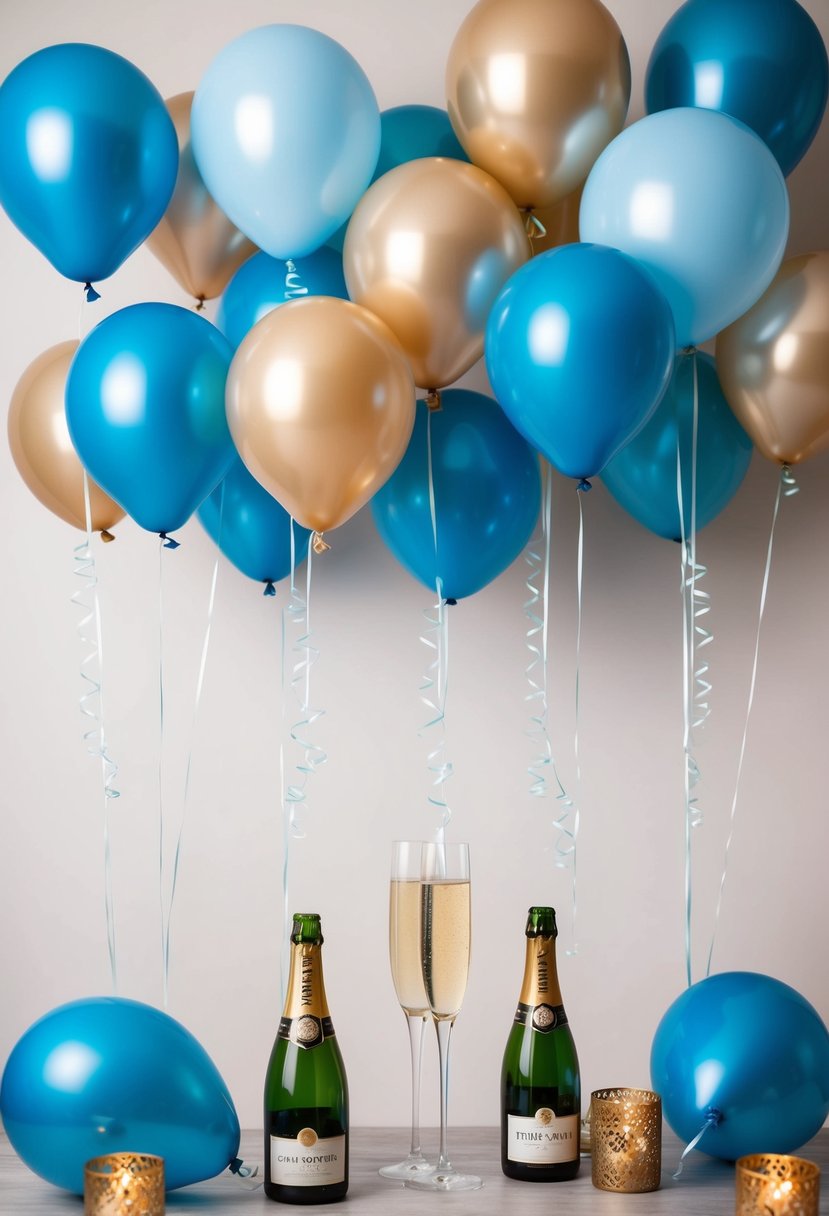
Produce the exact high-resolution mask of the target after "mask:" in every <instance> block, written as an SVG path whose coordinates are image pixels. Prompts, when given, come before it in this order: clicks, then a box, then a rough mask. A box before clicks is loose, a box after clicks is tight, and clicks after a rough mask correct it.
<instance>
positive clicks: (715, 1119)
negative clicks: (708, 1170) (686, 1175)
mask: <svg viewBox="0 0 829 1216" xmlns="http://www.w3.org/2000/svg"><path fill="white" fill-rule="evenodd" d="M722 1119H723V1116H722V1111H719V1110H717V1108H716V1106H709V1107H708V1109H707V1110H706V1112H705V1122H704V1123H703V1125H702V1127H701V1128H700V1129H699V1131H698V1132H697V1134H696V1135H695V1136H694V1138H693V1140H689V1141H688V1143H687V1144H686V1145H685V1148H684V1149H683V1150H682V1156H681V1157H680V1159H679V1161H678V1162H677V1167H676V1170H675V1171H674V1173H673V1174H672V1175H671V1177H672V1178H674V1179H677V1178H679V1177H681V1175H682V1171H683V1169H684V1168H685V1158H686V1157H687V1156H688V1154H689V1153H692V1152H693V1151H694V1149H695V1148H696V1147H697V1145H698V1144H699V1142H700V1140H701V1139H702V1137H703V1136H704V1135H705V1133H706V1132H707V1131H710V1129H711V1128H712V1127H717V1126H718V1125H719V1124H720V1123H722Z"/></svg>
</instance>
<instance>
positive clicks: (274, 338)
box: [227, 296, 414, 532]
mask: <svg viewBox="0 0 829 1216" xmlns="http://www.w3.org/2000/svg"><path fill="white" fill-rule="evenodd" d="M227 417H228V421H229V423H230V429H231V431H232V433H233V439H234V442H235V443H236V447H237V448H238V449H239V454H240V456H241V457H242V459H243V460H244V462H245V464H246V465H247V467H248V469H249V470H250V472H251V473H252V474H253V476H254V477H255V478H256V480H257V481H259V482H261V483H262V485H263V486H264V487H265V489H266V490H267V491H268V492H269V493H270V494H272V495H273V496H274V498H276V499H278V501H279V502H280V503H281V504H282V506H283V507H284V508H285V509H286V511H288V512H289V513H290V514H291V515H292V516H293V517H294V519H296V520H298V521H299V522H300V523H301V524H302V525H303V526H304V527H306V528H311V529H312V530H314V531H316V532H323V531H324V530H325V529H327V528H336V527H338V526H339V525H340V524H342V523H345V521H346V520H347V519H350V518H351V516H352V515H353V514H354V513H355V512H356V511H358V510H359V509H360V507H362V506H363V505H364V504H365V503H366V502H368V500H369V499H370V498H371V496H372V494H374V492H375V491H376V490H378V489H379V488H380V486H381V485H382V484H383V482H384V481H386V479H387V478H388V477H389V476H390V474H391V473H392V472H393V470H394V469H395V468H396V467H397V465H398V464H399V462H400V460H401V458H402V456H403V453H404V452H405V450H406V444H407V443H408V442H409V436H410V435H411V433H412V426H413V424H414V385H413V383H412V374H411V372H410V370H409V366H408V364H407V362H406V358H405V356H404V354H403V352H402V350H401V349H400V346H399V344H398V343H397V342H396V341H395V339H394V335H393V334H392V332H391V330H390V329H389V328H388V326H386V325H385V324H384V323H383V322H382V321H381V320H379V319H378V318H377V317H375V316H374V315H373V313H370V312H367V310H366V309H365V308H360V307H359V306H358V305H357V304H352V303H350V302H349V301H348V300H335V299H331V298H329V297H328V296H317V297H306V298H305V299H304V300H291V301H290V302H289V303H287V304H284V305H283V306H282V307H281V308H277V309H276V310H275V311H274V312H271V313H269V314H268V315H267V316H266V317H264V318H263V320H261V321H260V322H259V324H258V325H255V326H254V327H253V329H252V330H251V331H250V333H249V334H248V336H247V337H246V338H245V340H244V342H243V343H242V345H241V346H240V347H239V349H238V351H237V352H236V355H235V357H234V359H233V363H232V365H231V368H230V376H229V377H228V382H227Z"/></svg>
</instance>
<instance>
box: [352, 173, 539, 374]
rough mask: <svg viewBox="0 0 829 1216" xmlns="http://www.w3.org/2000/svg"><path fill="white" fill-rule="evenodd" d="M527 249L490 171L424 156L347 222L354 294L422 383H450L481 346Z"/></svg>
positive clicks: (378, 185)
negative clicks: (506, 285)
mask: <svg viewBox="0 0 829 1216" xmlns="http://www.w3.org/2000/svg"><path fill="white" fill-rule="evenodd" d="M529 255H530V249H529V241H528V239H527V234H526V232H525V231H524V221H523V219H522V217H521V215H520V213H519V212H518V210H517V208H516V207H515V205H514V203H513V202H512V201H511V199H510V197H509V195H508V194H507V193H506V191H505V190H504V189H503V188H502V187H501V186H499V185H498V183H497V182H496V181H494V180H493V179H492V178H491V177H490V176H489V175H488V174H486V173H483V172H482V171H481V170H480V169H476V168H475V166H474V165H467V164H465V163H464V162H463V161H459V160H445V159H443V158H442V157H430V158H428V159H425V160H413V161H409V162H408V163H407V164H404V165H399V166H398V167H397V168H396V169H392V170H391V171H390V172H389V173H385V174H384V175H383V176H382V177H381V178H379V179H378V180H377V181H376V182H375V183H374V185H373V186H371V187H370V188H369V190H367V191H366V193H365V194H364V195H363V197H362V199H361V200H360V202H359V203H358V204H357V207H356V209H355V211H354V214H353V216H352V217H351V221H350V223H349V225H348V231H347V232H346V237H345V247H344V249H343V269H344V270H345V281H346V284H347V286H348V294H349V295H350V296H351V298H352V300H356V302H357V303H358V304H362V305H363V307H365V308H368V309H370V310H371V312H373V313H375V314H376V315H377V316H378V317H381V318H382V320H383V321H385V322H386V324H387V325H388V326H389V328H390V329H391V331H392V332H393V333H394V335H395V337H396V338H397V339H398V341H399V342H400V344H401V346H402V347H403V350H404V351H405V352H406V356H407V358H408V360H409V362H410V364H411V366H412V371H413V372H414V378H415V383H416V384H418V385H419V386H420V387H421V388H426V389H437V388H442V387H443V386H444V385H446V384H452V383H453V381H455V380H457V379H458V377H459V376H462V375H463V373H464V372H465V371H467V370H468V369H469V368H470V367H471V366H472V364H473V363H476V362H477V361H478V359H480V357H481V355H482V354H483V350H484V330H485V328H486V322H487V317H488V316H489V312H490V309H491V308H492V305H493V304H494V303H495V298H496V296H497V295H498V293H499V291H500V290H501V288H502V287H503V285H504V283H505V282H506V281H507V279H508V278H509V277H510V275H511V274H512V273H513V272H514V271H516V270H517V269H518V268H519V266H523V264H524V262H526V261H527V259H528V258H529Z"/></svg>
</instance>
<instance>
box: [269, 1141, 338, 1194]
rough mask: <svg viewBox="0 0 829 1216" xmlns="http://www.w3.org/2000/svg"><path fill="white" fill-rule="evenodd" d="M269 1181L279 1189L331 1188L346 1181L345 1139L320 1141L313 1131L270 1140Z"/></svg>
mask: <svg viewBox="0 0 829 1216" xmlns="http://www.w3.org/2000/svg"><path fill="white" fill-rule="evenodd" d="M271 1181H272V1182H275V1183H277V1184H278V1185H279V1186H331V1185H332V1184H333V1183H335V1182H344V1181H345V1136H328V1137H326V1138H324V1139H322V1140H321V1139H320V1138H319V1137H318V1136H317V1133H316V1132H315V1131H314V1129H313V1128H312V1127H304V1128H303V1129H302V1131H301V1132H300V1133H299V1135H298V1136H297V1137H296V1139H294V1138H293V1137H292V1136H271Z"/></svg>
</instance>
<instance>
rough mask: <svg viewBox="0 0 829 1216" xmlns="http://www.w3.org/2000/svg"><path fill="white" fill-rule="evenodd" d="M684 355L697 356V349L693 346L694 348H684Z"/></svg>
mask: <svg viewBox="0 0 829 1216" xmlns="http://www.w3.org/2000/svg"><path fill="white" fill-rule="evenodd" d="M682 353H683V355H695V354H696V353H697V348H696V347H695V346H693V345H692V346H683V348H682Z"/></svg>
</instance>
